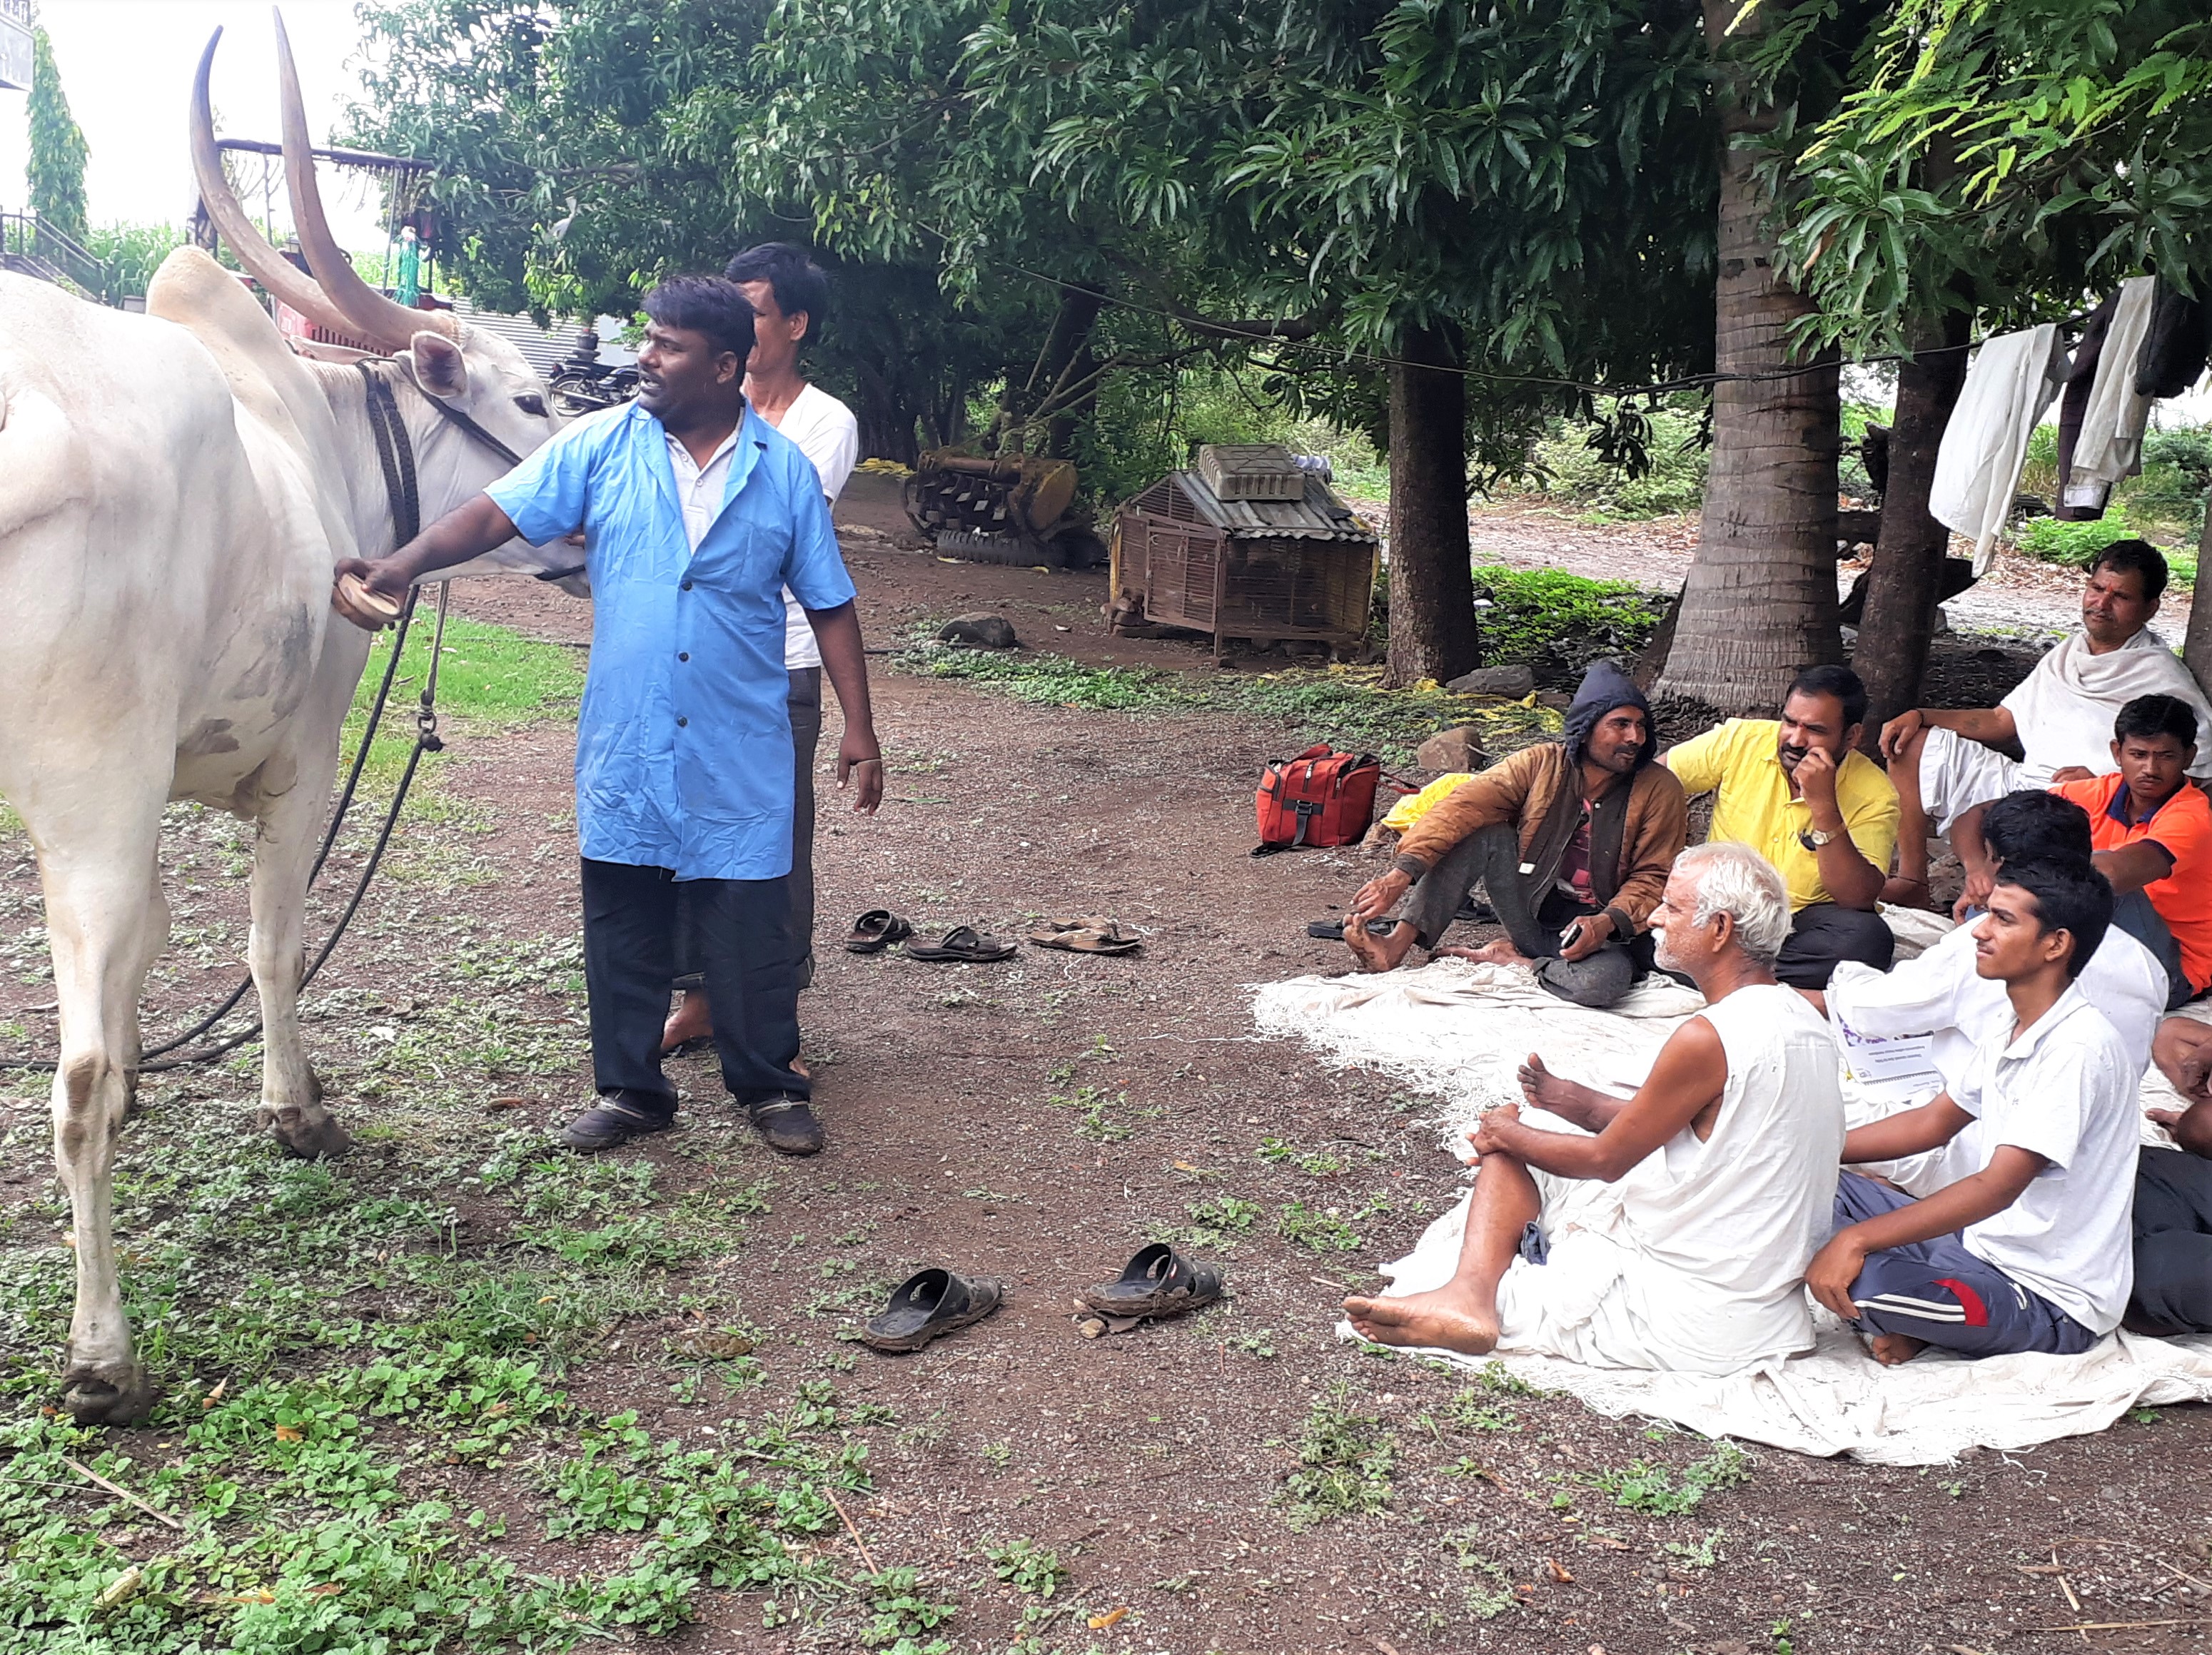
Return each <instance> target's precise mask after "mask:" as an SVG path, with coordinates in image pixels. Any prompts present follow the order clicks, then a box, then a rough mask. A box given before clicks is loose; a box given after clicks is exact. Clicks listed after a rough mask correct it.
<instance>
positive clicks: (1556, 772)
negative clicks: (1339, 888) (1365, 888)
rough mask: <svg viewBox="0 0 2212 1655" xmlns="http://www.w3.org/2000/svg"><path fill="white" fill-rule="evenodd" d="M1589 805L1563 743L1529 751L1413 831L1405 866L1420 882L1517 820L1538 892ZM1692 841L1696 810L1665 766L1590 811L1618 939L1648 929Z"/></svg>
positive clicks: (1600, 879)
mask: <svg viewBox="0 0 2212 1655" xmlns="http://www.w3.org/2000/svg"><path fill="white" fill-rule="evenodd" d="M1581 801H1582V776H1581V766H1580V765H1579V764H1577V763H1576V762H1575V761H1573V760H1572V759H1571V758H1570V756H1569V755H1568V752H1567V749H1566V747H1565V745H1564V744H1563V743H1559V742H1547V743H1544V744H1543V745H1541V746H1540V747H1527V748H1523V749H1522V750H1521V751H1520V752H1518V753H1516V754H1513V755H1510V757H1507V758H1504V759H1501V760H1499V761H1498V762H1497V763H1496V764H1494V765H1492V766H1491V767H1490V768H1489V769H1487V770H1486V771H1484V772H1483V773H1481V774H1480V775H1479V776H1476V777H1474V778H1473V779H1470V780H1468V781H1466V782H1463V783H1462V784H1461V785H1459V786H1458V787H1456V788H1455V789H1453V790H1452V791H1450V792H1449V793H1448V794H1446V795H1445V796H1444V797H1443V801H1442V802H1441V803H1438V804H1437V805H1436V806H1435V807H1434V808H1432V809H1431V810H1430V811H1429V813H1428V814H1427V815H1425V816H1423V817H1422V818H1421V819H1420V820H1419V821H1417V822H1415V823H1414V824H1413V827H1410V828H1408V829H1407V833H1406V837H1405V838H1404V839H1403V840H1401V841H1400V843H1399V846H1398V859H1397V864H1396V865H1397V866H1398V868H1399V869H1400V870H1401V871H1403V872H1405V873H1407V874H1410V875H1412V876H1413V877H1414V878H1416V879H1419V877H1421V876H1423V875H1424V874H1425V873H1427V872H1428V871H1429V870H1430V869H1431V868H1433V867H1435V866H1436V865H1437V862H1438V861H1440V860H1441V859H1442V858H1443V855H1444V853H1445V852H1448V851H1449V850H1450V849H1451V848H1452V847H1453V846H1455V845H1457V844H1458V843H1459V842H1460V841H1461V840H1464V839H1465V838H1467V836H1468V834H1473V833H1475V832H1478V831H1479V830H1480V829H1482V828H1485V827H1491V826H1492V825H1494V824H1496V823H1498V822H1501V821H1510V822H1514V823H1516V825H1517V826H1518V827H1519V829H1520V834H1521V859H1522V863H1523V864H1525V865H1526V866H1527V867H1528V872H1529V876H1530V877H1531V879H1532V880H1533V881H1534V884H1535V888H1536V889H1538V890H1539V891H1543V890H1547V889H1549V888H1551V885H1552V882H1553V880H1555V879H1557V878H1558V877H1559V860H1560V858H1562V857H1563V856H1564V855H1565V853H1566V848H1567V845H1568V842H1569V841H1570V840H1572V839H1573V838H1574V836H1575V828H1576V827H1577V825H1578V824H1579V823H1580V821H1581V820H1582V811H1581ZM1688 835H1689V802H1688V800H1687V799H1686V798H1685V797H1684V796H1683V793H1682V784H1681V783H1680V782H1679V781H1677V780H1675V779H1674V772H1673V771H1671V770H1669V769H1668V768H1667V767H1666V766H1664V765H1662V764H1646V765H1645V766H1644V767H1643V768H1642V769H1640V770H1638V771H1637V772H1636V773H1635V775H1634V776H1633V777H1632V779H1631V780H1630V783H1629V785H1627V786H1626V787H1623V786H1621V785H1619V784H1618V783H1616V784H1615V785H1613V786H1612V787H1610V788H1608V789H1607V790H1606V792H1605V794H1604V796H1603V797H1601V798H1600V799H1599V800H1598V802H1597V803H1596V804H1595V805H1594V806H1593V807H1592V808H1591V810H1590V894H1592V895H1593V896H1595V898H1596V899H1597V901H1598V906H1600V907H1601V908H1602V909H1603V910H1604V911H1605V912H1607V914H1609V915H1611V916H1612V918H1613V935H1614V936H1615V937H1621V938H1624V939H1625V938H1627V937H1633V936H1634V935H1635V934H1636V933H1637V932H1638V931H1642V930H1644V927H1645V925H1646V924H1647V923H1648V922H1649V921H1650V918H1651V911H1652V910H1653V909H1654V908H1656V907H1657V906H1659V898H1660V895H1661V894H1662V892H1663V891H1664V890H1665V889H1666V888H1667V875H1668V870H1671V869H1672V868H1673V867H1674V858H1676V857H1678V856H1680V854H1681V853H1682V846H1683V843H1684V841H1685V840H1686V839H1687V837H1688Z"/></svg>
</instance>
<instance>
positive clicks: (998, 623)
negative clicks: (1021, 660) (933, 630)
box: [937, 610, 1022, 649]
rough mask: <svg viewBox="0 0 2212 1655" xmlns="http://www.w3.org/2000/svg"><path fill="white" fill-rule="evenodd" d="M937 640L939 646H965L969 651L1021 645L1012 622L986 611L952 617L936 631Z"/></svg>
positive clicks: (1003, 616) (1015, 647)
mask: <svg viewBox="0 0 2212 1655" xmlns="http://www.w3.org/2000/svg"><path fill="white" fill-rule="evenodd" d="M937 640H938V642H939V643H941V644H965V645H967V646H969V648H971V649H1019V648H1020V647H1021V643H1022V640H1020V639H1018V638H1017V637H1015V636H1014V623H1013V622H1012V621H1009V620H1007V619H1006V616H1005V615H993V614H991V613H990V612H989V611H988V610H983V611H980V612H978V613H976V614H975V615H954V616H953V617H952V618H951V620H950V621H946V622H945V624H944V625H943V626H941V627H939V628H938V629H937Z"/></svg>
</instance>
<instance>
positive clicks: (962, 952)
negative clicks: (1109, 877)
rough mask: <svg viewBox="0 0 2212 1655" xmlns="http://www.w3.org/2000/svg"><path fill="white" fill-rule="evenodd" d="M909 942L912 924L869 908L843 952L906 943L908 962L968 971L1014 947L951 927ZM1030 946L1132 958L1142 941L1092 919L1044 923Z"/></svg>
mask: <svg viewBox="0 0 2212 1655" xmlns="http://www.w3.org/2000/svg"><path fill="white" fill-rule="evenodd" d="M913 937H914V926H913V924H912V923H911V922H909V921H908V920H907V919H905V918H902V917H901V916H900V915H898V914H895V913H893V912H891V911H890V909H889V908H871V909H869V910H868V912H866V913H864V914H862V915H861V916H860V918H858V919H856V920H854V922H853V931H852V934H851V935H850V936H849V937H846V939H845V951H846V952H847V953H848V954H881V953H883V952H884V950H885V949H889V948H890V946H891V944H892V943H906V956H907V958H908V959H909V960H921V961H927V962H930V963H939V962H951V963H954V964H959V965H970V966H987V965H994V964H996V963H997V962H998V961H1001V960H1011V959H1012V958H1013V955H1014V945H1013V944H1012V943H1008V942H1006V941H1004V940H1002V939H1001V938H999V937H988V936H986V935H984V933H982V932H981V931H977V930H976V929H975V927H974V926H973V925H955V926H954V927H953V928H952V929H951V931H947V932H945V935H944V936H943V937H939V939H938V940H937V941H936V942H934V943H921V942H915V941H913V940H911V939H912V938H913ZM1029 941H1030V944H1031V945H1032V946H1033V947H1036V948H1041V949H1063V950H1065V951H1066V952H1067V953H1070V954H1134V953H1135V952H1136V951H1137V950H1138V949H1140V948H1142V947H1143V946H1144V943H1143V942H1142V940H1141V939H1139V938H1138V937H1133V936H1131V935H1130V934H1129V933H1128V932H1127V931H1123V930H1121V927H1120V926H1118V925H1116V924H1115V923H1114V922H1113V921H1112V920H1110V919H1105V918H1099V917H1098V916H1097V915H1095V914H1085V915H1079V916H1077V917H1075V918H1065V919H1048V920H1046V921H1044V922H1043V923H1042V924H1040V925H1039V926H1038V927H1037V928H1036V930H1035V931H1031V932H1030V934H1029Z"/></svg>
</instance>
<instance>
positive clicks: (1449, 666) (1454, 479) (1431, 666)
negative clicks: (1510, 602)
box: [1383, 328, 1482, 686]
mask: <svg viewBox="0 0 2212 1655" xmlns="http://www.w3.org/2000/svg"><path fill="white" fill-rule="evenodd" d="M1457 344H1458V341H1457V339H1456V338H1455V337H1454V336H1452V335H1451V334H1449V332H1446V331H1443V330H1437V329H1431V328H1419V329H1413V330H1408V331H1407V335H1406V336H1405V339H1404V342H1403V343H1402V344H1401V347H1400V349H1399V353H1398V354H1399V355H1400V357H1401V359H1402V361H1401V363H1399V364H1397V365H1394V366H1393V367H1391V369H1390V654H1389V665H1388V667H1387V668H1386V669H1385V671H1384V675H1383V682H1385V683H1388V684H1390V685H1393V686H1403V685H1407V684H1413V683H1418V682H1420V680H1422V679H1424V678H1433V679H1435V680H1436V681H1437V682H1439V683H1441V682H1443V681H1444V680H1445V679H1447V678H1455V677H1457V676H1459V675H1460V674H1461V673H1462V672H1466V671H1468V670H1471V669H1473V668H1474V667H1477V666H1480V664H1481V663H1482V644H1481V640H1480V636H1479V635H1478V634H1477V632H1476V630H1475V624H1474V567H1473V559H1472V556H1471V554H1470V552H1469V549H1468V537H1467V382H1466V381H1465V380H1464V379H1462V378H1461V377H1460V376H1459V374H1458V373H1450V372H1446V373H1438V372H1436V371H1434V370H1435V369H1436V368H1446V369H1455V368H1456V367H1458V366H1459V352H1458V350H1457V349H1456V346H1457ZM1415 363H1422V364H1431V365H1433V367H1415V366H1411V365H1412V364H1415Z"/></svg>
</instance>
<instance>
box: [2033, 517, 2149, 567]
mask: <svg viewBox="0 0 2212 1655" xmlns="http://www.w3.org/2000/svg"><path fill="white" fill-rule="evenodd" d="M2134 538H2136V530H2135V529H2134V527H2133V526H2132V525H2130V524H2129V522H2128V514H2127V513H2126V512H2124V511H2122V510H2121V509H2120V508H2119V507H2118V506H2114V507H2113V508H2112V510H2110V511H2108V512H2106V513H2105V515H2104V516H2102V517H2101V518H2098V519H2096V521H2094V522H2093V523H2062V522H2060V521H2059V520H2058V519H2057V518H2047V517H2039V518H2028V519H2027V521H2026V522H2024V523H2022V524H2021V525H2020V530H2019V532H2018V533H2017V535H2015V537H2014V542H2013V543H2014V544H2015V545H2016V546H2018V547H2019V548H2020V549H2021V551H2023V552H2025V553H2026V554H2027V555H2028V556H2030V557H2032V558H2035V559H2037V560H2039V561H2042V562H2045V563H2063V564H2065V565H2067V566H2068V567H2071V568H2076V569H2086V568H2087V567H2089V565H2090V564H2091V563H2092V562H2093V561H2095V559H2096V555H2097V554H2098V553H2100V552H2101V551H2103V550H2104V549H2105V548H2106V547H2107V546H2109V545H2111V544H2112V543H2113V542H2114V541H2117V540H2133V539H2134Z"/></svg>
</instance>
